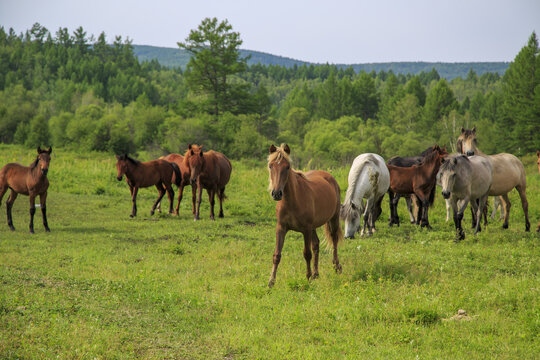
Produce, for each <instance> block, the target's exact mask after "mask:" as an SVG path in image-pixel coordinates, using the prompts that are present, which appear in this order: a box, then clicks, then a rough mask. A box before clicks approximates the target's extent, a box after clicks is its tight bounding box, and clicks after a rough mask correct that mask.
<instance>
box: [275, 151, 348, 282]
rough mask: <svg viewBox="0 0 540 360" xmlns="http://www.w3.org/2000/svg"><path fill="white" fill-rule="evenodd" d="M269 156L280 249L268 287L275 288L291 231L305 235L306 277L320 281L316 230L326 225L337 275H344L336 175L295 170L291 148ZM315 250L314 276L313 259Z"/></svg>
mask: <svg viewBox="0 0 540 360" xmlns="http://www.w3.org/2000/svg"><path fill="white" fill-rule="evenodd" d="M269 152H270V154H269V156H268V172H269V187H268V190H269V191H271V194H272V199H274V200H275V201H276V202H277V203H276V218H277V222H276V248H275V250H274V256H273V267H272V274H271V275H270V280H269V281H268V286H269V287H272V286H274V284H275V282H276V273H277V268H278V265H279V262H280V260H281V251H282V249H283V243H284V242H285V235H286V234H287V232H288V231H289V230H293V231H297V232H300V233H302V234H303V235H304V259H305V260H306V266H307V272H306V277H307V279H308V280H309V279H310V278H313V279H315V278H318V277H319V238H318V236H317V231H316V229H317V228H318V227H320V226H322V225H324V231H325V238H326V239H327V241H328V244H330V242H331V243H332V247H333V250H334V258H333V264H334V269H335V270H336V272H338V273H340V272H341V271H342V267H341V264H340V263H339V259H338V252H337V247H338V243H339V242H340V241H341V239H342V238H343V234H342V232H341V227H340V224H339V212H340V208H341V206H340V202H341V199H340V190H339V185H338V183H337V181H336V179H334V177H333V176H332V175H330V174H329V173H327V172H326V171H322V170H313V171H308V172H305V173H303V172H300V171H295V170H293V169H292V167H291V160H290V158H289V155H290V153H291V150H290V148H289V146H288V145H287V144H284V145H281V146H280V147H279V148H276V147H275V146H274V145H272V146H270V149H269ZM312 250H313V273H312V272H311V258H312Z"/></svg>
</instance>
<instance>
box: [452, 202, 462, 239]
mask: <svg viewBox="0 0 540 360" xmlns="http://www.w3.org/2000/svg"><path fill="white" fill-rule="evenodd" d="M451 205H452V215H453V217H454V226H455V228H456V239H455V241H456V242H458V241H460V240H463V239H465V233H464V232H463V229H462V228H461V219H460V217H459V211H458V204H457V200H456V199H452V200H451Z"/></svg>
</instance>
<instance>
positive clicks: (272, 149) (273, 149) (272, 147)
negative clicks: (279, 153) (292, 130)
mask: <svg viewBox="0 0 540 360" xmlns="http://www.w3.org/2000/svg"><path fill="white" fill-rule="evenodd" d="M276 150H277V149H276V147H275V146H274V144H272V145H270V149H268V152H269V153H270V154H272V153H275V152H276Z"/></svg>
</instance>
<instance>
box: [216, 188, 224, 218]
mask: <svg viewBox="0 0 540 360" xmlns="http://www.w3.org/2000/svg"><path fill="white" fill-rule="evenodd" d="M218 198H219V215H218V217H220V218H222V217H224V215H223V200H225V188H223V189H219V191H218Z"/></svg>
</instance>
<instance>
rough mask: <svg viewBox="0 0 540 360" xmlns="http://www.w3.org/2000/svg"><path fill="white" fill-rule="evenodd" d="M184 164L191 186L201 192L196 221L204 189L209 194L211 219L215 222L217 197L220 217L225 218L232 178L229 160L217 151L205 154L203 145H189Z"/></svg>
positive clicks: (196, 216)
mask: <svg viewBox="0 0 540 360" xmlns="http://www.w3.org/2000/svg"><path fill="white" fill-rule="evenodd" d="M184 162H185V164H186V166H187V167H189V171H190V181H191V184H196V186H197V189H198V190H199V193H198V199H197V210H196V212H195V220H199V209H200V207H201V196H202V190H203V188H204V189H206V192H207V193H208V200H209V201H210V219H212V220H214V204H215V195H216V194H217V196H218V198H219V217H220V218H222V217H223V201H224V200H225V198H226V196H225V186H226V185H227V183H228V182H229V179H230V178H231V172H232V165H231V162H230V161H229V159H227V157H226V156H225V155H223V154H222V153H219V152H217V151H213V150H210V151H207V152H203V150H202V145H201V146H198V145H191V144H190V145H189V146H188V150H187V151H186V155H185V156H184Z"/></svg>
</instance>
